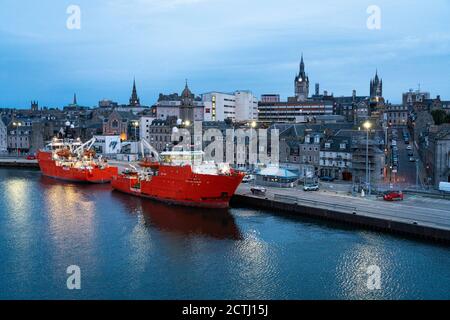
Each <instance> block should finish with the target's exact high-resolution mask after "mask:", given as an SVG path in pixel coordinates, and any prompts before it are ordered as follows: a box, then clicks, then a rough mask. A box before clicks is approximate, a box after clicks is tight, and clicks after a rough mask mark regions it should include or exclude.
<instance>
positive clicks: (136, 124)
mask: <svg viewBox="0 0 450 320" xmlns="http://www.w3.org/2000/svg"><path fill="white" fill-rule="evenodd" d="M133 127H134V139H135V140H136V141H137V128H138V127H139V122H137V121H134V122H133Z"/></svg>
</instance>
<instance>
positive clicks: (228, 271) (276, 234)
mask: <svg viewBox="0 0 450 320" xmlns="http://www.w3.org/2000/svg"><path fill="white" fill-rule="evenodd" d="M70 265H78V266H79V267H80V268H81V279H82V280H81V287H82V288H81V290H79V291H70V290H68V289H67V287H66V280H67V277H68V275H67V274H66V268H67V267H68V266H70ZM369 265H378V266H379V267H380V269H381V290H375V291H371V290H369V289H368V288H367V277H368V275H367V274H366V271H367V267H368V266H369ZM23 298H27V299H39V298H44V299H431V298H436V299H449V298H450V249H449V247H445V246H437V245H433V244H427V243H422V242H416V241H412V240H407V239H402V238H398V237H393V236H387V235H379V234H376V233H372V232H367V231H361V230H352V229H349V228H345V227H342V226H341V227H340V226H337V225H328V224H324V223H318V222H314V221H308V220H299V219H294V218H288V217H281V216H275V215H272V214H270V213H267V212H261V211H257V210H252V209H231V210H229V211H201V210H192V209H185V208H176V207H170V206H165V205H162V204H158V203H154V202H151V201H148V200H141V199H138V198H133V197H129V196H126V195H122V194H119V193H116V192H111V190H110V189H109V187H108V186H91V185H74V184H66V183H61V182H57V181H54V180H50V179H47V178H43V177H41V175H40V173H39V172H36V171H23V170H0V299H23Z"/></svg>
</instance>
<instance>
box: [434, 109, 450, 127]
mask: <svg viewBox="0 0 450 320" xmlns="http://www.w3.org/2000/svg"><path fill="white" fill-rule="evenodd" d="M431 115H432V116H433V120H434V124H436V125H438V126H439V125H441V124H443V123H450V122H449V120H450V116H448V115H447V114H446V113H445V111H444V110H433V111H431Z"/></svg>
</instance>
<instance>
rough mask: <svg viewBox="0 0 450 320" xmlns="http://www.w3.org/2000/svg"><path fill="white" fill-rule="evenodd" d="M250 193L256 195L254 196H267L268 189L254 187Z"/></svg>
mask: <svg viewBox="0 0 450 320" xmlns="http://www.w3.org/2000/svg"><path fill="white" fill-rule="evenodd" d="M250 191H251V192H252V193H253V194H254V195H262V196H263V195H265V194H266V191H267V190H266V188H264V187H253V188H251V189H250Z"/></svg>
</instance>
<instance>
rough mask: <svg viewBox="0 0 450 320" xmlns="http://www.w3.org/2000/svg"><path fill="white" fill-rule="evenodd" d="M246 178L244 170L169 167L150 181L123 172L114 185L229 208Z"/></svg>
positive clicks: (141, 193) (138, 193)
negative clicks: (195, 170)
mask: <svg viewBox="0 0 450 320" xmlns="http://www.w3.org/2000/svg"><path fill="white" fill-rule="evenodd" d="M242 178H243V175H242V174H241V173H234V174H232V175H206V174H197V173H193V172H192V170H191V167H190V166H185V167H170V166H167V167H161V168H160V170H159V172H158V175H157V176H153V177H151V179H150V180H142V181H139V180H138V179H137V178H136V177H129V176H125V175H119V176H116V177H113V180H112V181H111V185H112V187H113V189H115V190H117V191H120V192H124V193H127V194H131V195H134V196H138V197H142V198H148V199H152V200H156V201H160V202H165V203H168V204H174V205H181V206H189V207H201V208H217V209H219V208H228V207H229V203H230V200H231V197H232V196H233V195H234V193H235V192H236V189H237V187H238V186H239V184H240V183H241V181H242Z"/></svg>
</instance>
